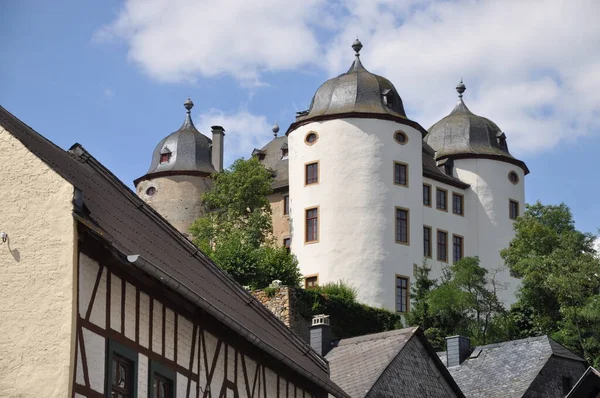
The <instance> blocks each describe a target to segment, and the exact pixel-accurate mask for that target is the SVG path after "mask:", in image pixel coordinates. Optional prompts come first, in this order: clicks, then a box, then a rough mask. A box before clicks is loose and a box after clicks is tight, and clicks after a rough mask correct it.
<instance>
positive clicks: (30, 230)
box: [0, 127, 76, 397]
mask: <svg viewBox="0 0 600 398" xmlns="http://www.w3.org/2000/svg"><path fill="white" fill-rule="evenodd" d="M0 165H2V168H1V170H0V231H4V232H6V233H7V234H8V236H9V240H8V242H6V243H2V244H0V319H1V321H0V350H1V351H0V396H3V397H65V396H71V394H72V392H71V384H72V379H73V373H72V372H74V366H71V364H74V363H75V360H74V353H75V340H74V338H75V322H74V317H75V314H76V313H75V312H76V307H75V298H76V296H75V290H74V289H75V267H74V258H75V257H74V256H75V253H76V246H75V245H76V239H75V226H74V225H75V224H74V220H73V216H72V200H73V186H72V185H71V184H70V183H68V182H67V181H65V180H64V179H63V178H62V177H60V176H59V175H58V174H57V173H55V172H54V171H53V170H51V169H50V168H49V167H48V166H47V165H46V164H45V163H43V162H42V161H41V160H40V159H39V158H37V157H36V156H35V155H34V154H32V153H31V152H30V151H29V150H28V149H27V148H25V147H24V146H23V145H22V144H21V142H19V141H18V140H17V139H16V138H15V137H14V136H12V135H11V133H10V132H9V131H7V130H4V129H2V128H1V127H0Z"/></svg>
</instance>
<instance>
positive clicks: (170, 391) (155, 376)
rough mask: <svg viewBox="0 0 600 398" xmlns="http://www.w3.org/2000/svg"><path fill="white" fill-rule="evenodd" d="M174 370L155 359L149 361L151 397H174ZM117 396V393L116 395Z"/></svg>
mask: <svg viewBox="0 0 600 398" xmlns="http://www.w3.org/2000/svg"><path fill="white" fill-rule="evenodd" d="M174 380H175V372H174V371H173V370H171V369H169V368H167V367H165V366H163V365H161V364H160V363H159V362H156V361H150V381H151V384H150V394H149V395H148V396H150V397H152V398H174V397H175V396H176V394H175V383H174ZM117 396H118V395H117Z"/></svg>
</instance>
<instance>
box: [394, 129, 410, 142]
mask: <svg viewBox="0 0 600 398" xmlns="http://www.w3.org/2000/svg"><path fill="white" fill-rule="evenodd" d="M394 139H395V140H396V142H397V143H398V144H400V145H406V143H407V142H408V136H407V135H406V133H405V132H404V131H400V130H398V131H396V132H395V133H394Z"/></svg>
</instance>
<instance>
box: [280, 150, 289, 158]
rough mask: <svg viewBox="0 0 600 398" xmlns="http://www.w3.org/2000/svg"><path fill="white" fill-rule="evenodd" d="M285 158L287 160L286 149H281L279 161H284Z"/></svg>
mask: <svg viewBox="0 0 600 398" xmlns="http://www.w3.org/2000/svg"><path fill="white" fill-rule="evenodd" d="M287 158H288V149H287V148H282V149H281V160H286V159H287Z"/></svg>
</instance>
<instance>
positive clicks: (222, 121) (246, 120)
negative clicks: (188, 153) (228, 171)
mask: <svg viewBox="0 0 600 398" xmlns="http://www.w3.org/2000/svg"><path fill="white" fill-rule="evenodd" d="M196 120H197V122H196V125H197V126H198V129H199V130H200V131H201V132H202V133H203V134H204V135H207V136H209V137H210V131H211V129H210V127H211V126H215V125H216V126H222V127H223V128H224V129H225V144H224V145H225V162H224V163H225V166H229V165H230V164H231V163H232V162H233V161H234V160H236V159H238V158H240V157H244V158H246V159H247V158H248V157H249V156H250V154H251V153H252V150H253V149H254V148H262V147H263V146H264V145H265V143H267V142H268V141H269V140H270V139H271V138H272V135H271V134H272V133H271V124H272V123H268V122H267V118H266V117H265V116H259V115H254V114H251V113H249V112H248V111H245V110H242V111H238V112H231V113H226V112H223V111H221V110H219V109H210V110H209V111H208V112H205V113H201V114H199V115H198V118H197V119H196Z"/></svg>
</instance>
